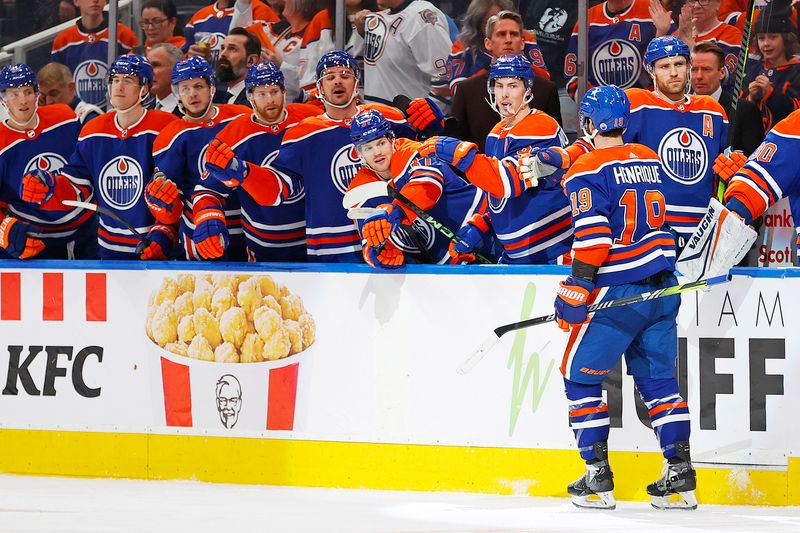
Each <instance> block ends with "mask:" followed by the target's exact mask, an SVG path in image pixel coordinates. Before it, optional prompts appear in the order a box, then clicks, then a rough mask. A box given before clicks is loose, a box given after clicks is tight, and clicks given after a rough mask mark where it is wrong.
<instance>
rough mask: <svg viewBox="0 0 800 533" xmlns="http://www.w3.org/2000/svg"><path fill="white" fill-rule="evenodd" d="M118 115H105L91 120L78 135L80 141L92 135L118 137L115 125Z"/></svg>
mask: <svg viewBox="0 0 800 533" xmlns="http://www.w3.org/2000/svg"><path fill="white" fill-rule="evenodd" d="M115 114H116V113H103V114H102V115H100V116H99V117H97V118H95V119H92V120H90V121H89V122H87V123H85V124H84V125H83V128H81V132H80V134H79V135H78V140H79V141H81V140H83V139H85V138H86V137H88V136H90V135H95V134H98V133H106V134H109V135H114V136H116V135H117V127H116V125H114V115H115Z"/></svg>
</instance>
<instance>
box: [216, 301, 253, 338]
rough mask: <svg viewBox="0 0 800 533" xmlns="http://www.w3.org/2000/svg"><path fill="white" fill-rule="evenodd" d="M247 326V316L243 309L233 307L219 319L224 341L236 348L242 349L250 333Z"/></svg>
mask: <svg viewBox="0 0 800 533" xmlns="http://www.w3.org/2000/svg"><path fill="white" fill-rule="evenodd" d="M247 324H248V323H247V315H245V314H244V310H243V309H242V308H241V307H231V308H230V309H228V310H226V311H225V312H224V313H222V317H220V319H219V331H220V333H221V334H222V339H223V340H224V341H225V342H226V343H229V344H233V346H235V347H236V348H239V347H241V345H242V343H243V342H244V338H245V336H246V335H247V333H248V331H247ZM253 331H255V328H254V329H253Z"/></svg>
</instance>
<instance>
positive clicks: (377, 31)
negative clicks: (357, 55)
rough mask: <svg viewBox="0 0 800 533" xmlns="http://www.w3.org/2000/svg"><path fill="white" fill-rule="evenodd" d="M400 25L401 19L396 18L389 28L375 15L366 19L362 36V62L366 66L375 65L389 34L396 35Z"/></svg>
mask: <svg viewBox="0 0 800 533" xmlns="http://www.w3.org/2000/svg"><path fill="white" fill-rule="evenodd" d="M402 23H403V17H398V18H397V19H396V20H395V21H394V22H392V25H391V26H387V25H386V21H385V20H383V18H381V17H379V16H377V15H373V16H371V17H369V18H367V23H366V32H365V35H364V62H365V63H366V64H368V65H375V64H376V63H377V61H378V59H380V57H381V56H382V55H383V50H384V49H385V48H386V40H387V39H388V38H389V34H390V33H397V30H398V28H400V25H401V24H402Z"/></svg>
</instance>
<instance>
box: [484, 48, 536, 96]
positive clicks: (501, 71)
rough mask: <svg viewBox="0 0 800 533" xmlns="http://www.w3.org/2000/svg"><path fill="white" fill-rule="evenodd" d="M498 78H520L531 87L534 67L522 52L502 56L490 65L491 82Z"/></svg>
mask: <svg viewBox="0 0 800 533" xmlns="http://www.w3.org/2000/svg"><path fill="white" fill-rule="evenodd" d="M497 78H519V79H521V80H523V81H524V82H525V85H527V86H528V88H529V89H530V88H532V87H533V67H532V66H531V62H530V61H528V59H527V58H526V57H525V56H524V55H522V54H508V55H504V56H500V57H498V58H497V59H496V60H495V61H494V62H493V63H492V64H491V66H490V67H489V82H490V83H491V82H492V81H493V80H496V79H497Z"/></svg>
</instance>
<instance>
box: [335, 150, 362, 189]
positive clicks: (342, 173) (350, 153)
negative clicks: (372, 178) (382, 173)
mask: <svg viewBox="0 0 800 533" xmlns="http://www.w3.org/2000/svg"><path fill="white" fill-rule="evenodd" d="M359 169H361V158H360V157H359V156H358V152H356V149H355V147H354V146H353V145H352V144H348V145H347V146H343V147H342V148H340V149H339V151H338V152H336V154H335V155H334V156H333V159H332V160H331V179H332V180H333V185H334V186H335V187H336V188H337V189H338V190H339V192H341V193H342V194H344V193H346V192H347V187H348V186H349V185H350V182H351V181H353V178H354V177H355V175H356V173H357V172H358V171H359Z"/></svg>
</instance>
